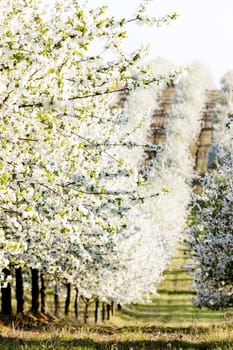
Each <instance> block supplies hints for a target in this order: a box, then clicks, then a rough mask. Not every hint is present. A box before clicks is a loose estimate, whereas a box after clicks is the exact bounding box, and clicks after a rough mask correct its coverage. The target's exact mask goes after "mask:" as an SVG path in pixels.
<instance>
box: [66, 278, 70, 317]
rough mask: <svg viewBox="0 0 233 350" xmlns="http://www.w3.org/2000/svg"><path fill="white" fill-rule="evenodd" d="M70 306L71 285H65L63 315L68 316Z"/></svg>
mask: <svg viewBox="0 0 233 350" xmlns="http://www.w3.org/2000/svg"><path fill="white" fill-rule="evenodd" d="M70 304H71V283H67V284H66V302H65V315H66V316H68V315H69V314H70Z"/></svg>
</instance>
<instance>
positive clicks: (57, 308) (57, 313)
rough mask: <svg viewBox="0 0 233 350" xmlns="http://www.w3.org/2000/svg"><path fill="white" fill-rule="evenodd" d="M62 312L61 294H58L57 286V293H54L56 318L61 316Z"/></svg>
mask: <svg viewBox="0 0 233 350" xmlns="http://www.w3.org/2000/svg"><path fill="white" fill-rule="evenodd" d="M59 312H60V301H59V294H58V289H57V285H56V286H55V291H54V314H55V316H59Z"/></svg>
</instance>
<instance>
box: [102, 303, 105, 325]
mask: <svg viewBox="0 0 233 350" xmlns="http://www.w3.org/2000/svg"><path fill="white" fill-rule="evenodd" d="M104 321H105V303H102V322H104Z"/></svg>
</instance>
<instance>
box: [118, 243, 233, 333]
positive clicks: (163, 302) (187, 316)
mask: <svg viewBox="0 0 233 350" xmlns="http://www.w3.org/2000/svg"><path fill="white" fill-rule="evenodd" d="M187 261H188V259H187V256H186V251H185V249H183V248H180V249H179V252H178V256H177V257H175V258H174V259H173V260H172V262H171V265H170V266H169V267H168V269H167V271H166V273H165V279H164V281H163V282H162V283H161V285H160V286H159V289H158V292H159V294H160V295H159V297H155V296H154V297H153V296H152V302H151V303H148V304H134V305H126V306H124V307H123V310H122V313H121V314H120V315H119V316H120V317H119V319H116V322H117V324H118V325H121V324H122V323H121V322H122V320H123V321H124V323H126V324H128V325H131V324H135V322H137V324H140V325H143V324H147V323H148V324H150V325H157V326H166V327H168V326H169V327H190V326H192V327H196V326H204V327H209V326H211V325H217V324H218V325H219V324H221V325H223V324H225V323H226V321H228V320H226V313H224V312H223V311H215V310H209V309H207V308H197V307H196V306H195V305H194V304H193V303H192V301H191V300H192V299H194V298H195V291H194V290H193V289H192V288H191V284H192V278H191V276H190V275H189V274H188V273H187V270H185V269H184V266H185V264H186V263H187ZM228 314H230V312H228ZM228 318H229V317H228ZM232 319H233V318H232ZM118 322H119V323H118Z"/></svg>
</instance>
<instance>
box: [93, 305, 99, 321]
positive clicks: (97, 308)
mask: <svg viewBox="0 0 233 350" xmlns="http://www.w3.org/2000/svg"><path fill="white" fill-rule="evenodd" d="M98 313H99V299H96V301H95V314H94V316H95V323H96V324H97V323H98Z"/></svg>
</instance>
